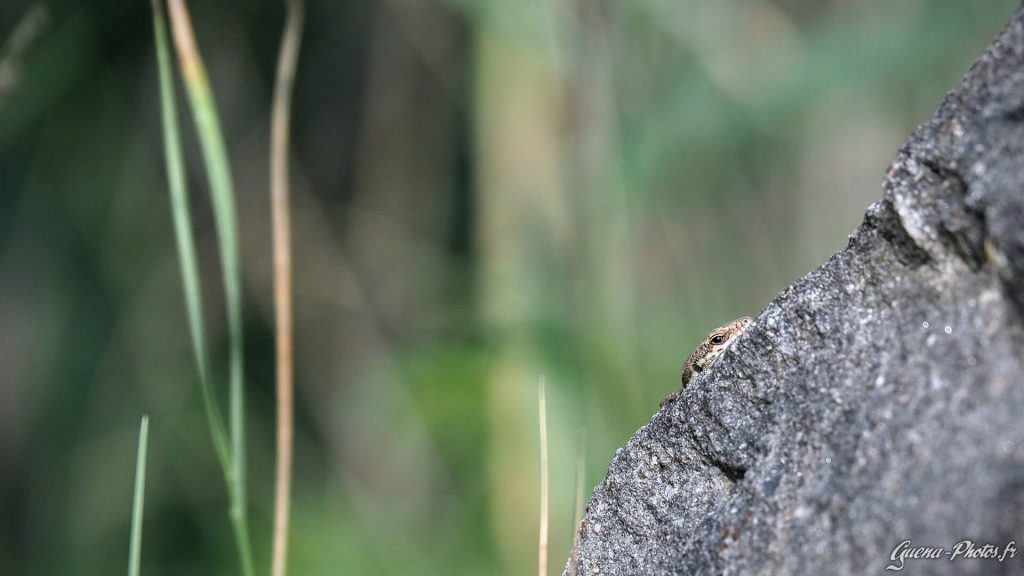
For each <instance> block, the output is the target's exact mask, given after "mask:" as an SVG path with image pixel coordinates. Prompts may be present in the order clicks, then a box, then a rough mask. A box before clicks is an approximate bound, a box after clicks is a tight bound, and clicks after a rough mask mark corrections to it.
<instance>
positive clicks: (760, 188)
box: [0, 0, 1015, 575]
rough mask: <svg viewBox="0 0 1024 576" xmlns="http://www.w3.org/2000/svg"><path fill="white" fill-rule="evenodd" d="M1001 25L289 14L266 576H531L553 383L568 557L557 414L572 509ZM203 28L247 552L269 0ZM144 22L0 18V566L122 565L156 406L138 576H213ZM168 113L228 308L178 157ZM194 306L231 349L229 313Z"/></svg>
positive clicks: (808, 6)
mask: <svg viewBox="0 0 1024 576" xmlns="http://www.w3.org/2000/svg"><path fill="white" fill-rule="evenodd" d="M1014 6H1015V3H1014V2H1010V1H1009V0H1000V1H996V2H984V3H974V2H960V1H956V0H916V1H906V2H898V3H897V2H863V3H857V2H841V1H838V0H835V1H826V2H810V1H806V0H778V1H776V2H741V1H728V2H716V1H712V0H702V1H696V0H690V1H672V2H670V1H668V0H637V1H635V2H619V1H612V0H600V1H591V2H570V1H566V0H555V1H552V2H511V1H507V0H459V1H451V2H443V1H438V0H406V1H399V0H387V1H384V2H369V1H366V0H353V1H350V2H333V3H328V2H324V3H311V4H310V6H309V14H308V16H309V20H308V25H307V35H306V39H305V41H304V48H303V53H302V59H301V64H300V70H299V77H298V81H297V85H296V92H295V98H296V105H295V120H294V122H295V124H294V126H295V136H294V143H295V147H294V161H293V170H294V186H295V190H294V195H295V197H294V212H295V214H294V217H295V234H296V237H295V243H296V257H295V273H296V312H297V319H296V320H297V322H296V344H297V347H298V356H297V379H298V407H297V417H298V430H297V436H296V450H297V454H296V458H297V460H296V472H295V491H294V498H295V504H294V523H293V525H294V528H293V553H292V573H293V574H306V575H312V574H338V573H353V574H428V575H429V574H439V575H440V574H492V573H501V574H525V573H532V572H533V571H534V570H535V566H536V550H537V543H536V538H537V525H538V514H539V494H538V487H539V462H538V455H539V449H538V446H537V443H538V437H537V410H536V391H537V381H538V379H539V377H540V375H541V374H544V375H545V376H546V379H547V382H548V390H549V395H548V396H549V408H548V414H549V418H550V434H551V442H552V445H551V454H552V462H551V466H552V494H551V502H552V507H551V529H552V542H551V550H552V557H551V566H552V569H553V570H555V569H560V567H561V562H562V560H563V559H564V558H565V556H566V554H567V551H568V547H569V543H570V540H571V535H572V529H573V526H572V508H573V501H574V495H573V485H574V478H573V474H574V469H575V457H576V448H575V446H576V439H577V437H578V431H579V429H580V428H584V427H585V428H586V430H587V439H588V440H587V444H586V450H585V456H586V463H587V476H586V479H585V483H584V485H585V486H586V487H587V489H588V490H589V489H590V487H592V486H593V485H595V484H596V483H597V482H598V481H600V479H601V477H602V474H603V471H604V469H605V466H606V464H607V462H608V459H609V458H610V456H611V454H612V453H613V451H614V450H615V448H616V447H617V446H620V445H621V444H623V443H624V442H625V440H626V439H627V438H628V436H629V435H630V434H631V433H632V432H633V431H634V430H635V429H636V428H638V427H639V426H641V425H643V424H644V423H645V422H646V421H647V420H648V418H649V417H650V415H651V414H652V413H653V412H654V411H655V410H656V409H657V405H658V401H659V400H660V399H661V398H662V397H663V396H665V395H666V394H668V393H670V392H673V391H675V390H676V389H677V387H678V382H679V364H680V362H681V360H682V359H683V357H685V355H686V354H687V353H688V352H689V350H690V349H691V348H692V347H693V345H694V344H695V343H696V341H697V340H698V338H699V337H700V336H701V335H702V334H703V333H704V332H706V331H707V330H708V329H709V328H712V327H714V326H716V325H718V324H720V323H722V322H723V321H727V320H731V319H732V318H735V317H737V316H739V315H741V314H756V312H757V311H758V310H759V309H760V308H761V307H763V306H764V305H765V304H766V303H767V302H768V301H769V300H770V299H771V298H772V297H773V296H774V295H775V294H776V293H777V291H778V290H780V289H782V288H783V287H784V286H786V285H787V284H788V283H789V282H791V281H792V280H793V279H795V278H797V277H799V276H801V275H802V274H804V273H806V272H807V271H808V270H809V269H811V268H812V267H813V266H815V265H816V264H817V263H819V262H821V261H822V260H823V259H825V258H826V257H827V256H828V255H829V254H831V253H832V252H834V251H835V250H837V249H839V248H841V247H842V246H843V244H844V243H845V237H846V234H847V233H848V232H849V231H851V230H852V229H853V227H854V226H856V224H857V223H858V222H859V220H860V218H861V214H862V213H863V210H864V208H865V207H866V206H867V205H868V204H869V203H870V202H872V201H873V200H875V199H877V198H878V197H880V195H881V191H880V187H879V182H880V181H881V176H882V173H883V172H884V169H885V166H886V164H887V163H888V161H889V159H890V158H891V157H892V156H893V155H894V154H895V151H896V149H897V147H898V146H899V145H900V143H901V142H902V141H903V139H904V138H905V137H906V135H907V134H908V133H909V132H910V131H911V130H912V129H913V128H914V126H915V125H916V124H917V123H920V122H922V121H924V120H926V119H927V117H928V116H929V115H930V114H931V112H932V111H933V110H934V109H935V108H936V107H937V105H938V103H939V102H940V101H941V98H942V96H943V94H944V92H945V91H946V90H947V89H949V88H950V87H951V86H952V84H953V83H954V82H956V81H957V80H958V79H959V77H960V76H961V75H962V74H963V72H964V71H965V70H966V68H967V67H968V66H969V65H970V63H971V62H972V61H973V60H974V59H975V58H976V57H977V56H978V54H979V53H980V51H981V50H982V49H983V48H984V47H985V46H986V45H987V43H988V42H989V40H990V39H991V38H992V37H993V36H994V35H995V33H996V32H997V31H998V29H999V28H1000V27H1001V26H1002V24H1003V22H1004V21H1005V20H1006V18H1007V16H1008V14H1009V13H1010V11H1011V10H1012V9H1013V8H1014ZM191 8H192V12H193V19H194V22H195V26H196V34H197V36H198V38H199V42H200V44H201V47H202V49H203V52H204V58H205V60H206V62H207V65H208V68H209V72H210V76H211V81H212V83H213V87H214V92H215V95H216V98H217V100H218V103H219V105H220V108H221V113H222V123H223V126H224V129H225V132H226V135H227V140H228V149H229V153H230V154H231V160H232V165H233V175H234V177H235V180H236V187H237V189H238V195H239V200H238V202H239V219H240V223H241V230H240V233H241V240H242V253H243V270H244V274H245V280H244V281H245V286H244V296H245V315H246V317H245V323H246V334H247V342H246V362H247V365H246V374H247V385H248V396H247V401H248V413H247V415H248V424H249V430H250V431H251V433H250V445H249V452H248V455H249V476H250V479H251V489H250V503H251V516H252V530H253V538H254V546H255V548H256V550H255V555H256V561H257V565H258V566H265V565H267V562H268V559H269V558H268V557H269V545H270V514H271V494H272V486H271V481H272V480H271V479H272V465H273V382H272V378H273V366H272V362H273V360H272V359H273V354H272V350H273V343H272V341H271V337H272V336H271V334H272V331H271V322H272V298H271V292H270V290H271V282H270V267H271V265H270V260H271V256H270V226H269V214H268V206H269V194H268V191H267V183H266V181H267V148H268V145H267V133H268V119H269V99H270V94H271V86H272V82H273V70H274V63H275V61H276V60H275V59H276V50H277V42H278V40H279V35H280V28H281V23H282V16H283V6H280V5H277V4H274V3H262V4H252V3H245V2H204V3H198V2H196V3H193V5H192V6H191ZM149 17H150V14H149V3H148V2H137V3H130V4H129V3H123V2H114V1H112V0H111V1H106V2H103V1H98V2H92V3H88V4H82V3H77V2H70V1H66V0H64V1H60V0H57V1H52V2H21V1H18V0H16V1H14V2H5V3H4V4H3V5H2V6H0V39H2V41H3V42H4V44H3V47H2V48H0V351H2V354H0V574H109V573H117V572H119V571H122V570H124V568H125V562H126V558H127V546H128V534H129V528H130V516H131V515H130V510H131V493H132V481H133V462H134V455H135V447H136V436H135V434H136V432H135V430H136V423H137V422H138V418H139V416H140V415H141V414H142V413H144V412H145V413H149V414H150V416H151V429H150V445H149V456H148V462H149V464H148V470H147V486H146V499H147V502H146V507H145V511H146V516H147V518H146V521H145V535H144V538H143V543H144V544H143V549H142V572H143V573H145V574H148V575H158V574H175V575H187V574H212V573H216V574H236V573H237V564H236V559H235V556H234V551H233V547H232V542H231V531H230V526H229V521H228V518H227V515H226V513H225V510H226V494H225V493H224V490H223V483H222V481H221V479H220V477H219V471H218V466H217V462H216V458H215V456H214V453H213V450H212V447H211V444H210V440H209V437H208V433H207V427H206V424H205V422H204V420H203V415H202V406H201V403H200V398H199V393H198V388H197V384H196V375H195V370H194V366H193V363H192V359H191V356H190V349H189V339H188V332H187V327H186V320H185V312H184V305H183V301H182V294H181V282H180V279H179V277H178V268H177V256H176V254H175V246H174V237H173V229H172V224H171V218H170V210H169V200H168V193H167V190H166V185H165V181H164V177H163V164H162V162H163V160H162V143H161V134H160V122H159V99H158V89H157V74H156V69H155V61H154V56H153V49H154V48H153V39H152V37H151V28H150V27H149V22H150V21H149ZM182 97H183V94H179V99H180V98H182ZM183 128H184V129H185V132H184V134H183V135H184V137H185V142H186V156H187V159H188V162H189V179H190V188H191V189H192V193H193V198H192V203H193V209H194V212H195V227H196V234H197V239H198V245H199V252H200V265H201V267H202V268H203V275H202V276H203V278H204V280H205V281H206V282H208V283H209V285H207V286H204V290H205V291H206V297H205V300H206V301H207V302H209V303H211V304H214V305H215V306H216V305H217V303H219V302H220V301H221V299H220V298H219V294H220V293H221V286H220V285H219V284H218V283H217V282H218V279H219V277H220V275H219V268H218V261H217V251H216V244H215V234H214V230H213V221H212V216H211V211H210V207H209V204H208V201H207V190H206V188H205V181H204V177H203V176H204V173H203V170H202V165H201V156H200V154H199V150H198V148H197V145H196V139H195V134H194V133H193V132H191V131H190V130H191V128H190V127H189V126H183ZM209 314H210V318H209V326H210V328H211V330H212V332H211V334H210V341H211V344H212V345H213V346H215V347H218V349H219V350H220V352H223V347H224V346H225V345H226V343H227V339H226V335H225V333H224V330H223V326H224V324H225V323H224V317H223V316H224V311H223V309H219V308H216V307H214V308H213V309H212V310H210V311H209ZM214 356H215V357H217V358H222V357H224V356H225V355H224V354H223V353H217V354H215V355H214ZM215 372H216V373H217V375H218V378H217V379H216V380H217V381H218V382H223V381H224V376H225V375H226V366H223V365H220V366H215ZM219 393H220V394H221V395H222V398H221V399H222V401H223V400H224V398H223V395H224V394H225V393H226V392H225V390H223V389H221V390H219Z"/></svg>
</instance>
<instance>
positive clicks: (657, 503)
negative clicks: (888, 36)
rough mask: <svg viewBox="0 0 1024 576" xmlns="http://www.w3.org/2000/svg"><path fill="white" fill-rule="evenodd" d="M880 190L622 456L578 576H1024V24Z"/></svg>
mask: <svg viewBox="0 0 1024 576" xmlns="http://www.w3.org/2000/svg"><path fill="white" fill-rule="evenodd" d="M884 189H885V195H884V198H883V199H882V200H881V201H879V202H877V203H875V204H874V205H872V206H871V207H870V208H869V209H868V211H867V214H866V216H865V219H864V222H863V224H861V226H860V227H859V228H858V229H857V230H856V231H855V232H854V233H853V234H852V235H851V236H850V240H849V245H848V246H847V247H846V248H845V249H844V250H842V251H841V252H839V253H838V254H836V255H835V256H833V257H832V258H831V259H830V260H829V261H828V262H826V263H825V264H824V265H822V266H821V267H820V268H818V269H817V270H815V271H814V272H812V273H811V274H809V275H808V276H806V277H804V278H803V279H801V280H799V281H798V282H796V283H795V284H794V285H792V286H790V287H788V288H786V289H785V290H783V291H782V292H781V293H780V294H779V296H778V297H777V298H776V299H775V300H774V301H773V302H772V303H771V304H770V305H769V306H768V307H767V308H766V309H765V310H764V311H763V312H762V313H761V314H760V316H758V317H757V318H756V320H755V323H754V325H753V326H752V327H751V328H750V329H749V330H748V331H747V332H746V334H744V335H743V337H741V338H740V340H738V341H737V342H735V343H734V344H733V346H732V347H731V348H730V349H729V350H728V351H727V352H726V353H725V355H723V356H722V358H721V359H720V360H719V361H718V363H717V364H716V365H715V366H714V368H713V369H711V370H708V371H706V372H704V373H703V374H702V375H701V376H700V377H698V378H697V379H696V380H694V381H693V382H692V383H691V384H690V386H689V387H688V388H687V390H686V391H685V392H684V394H683V395H682V396H680V397H679V399H678V400H676V401H675V402H674V403H673V404H671V405H669V406H668V407H666V408H665V409H664V410H662V411H661V412H659V413H658V414H657V415H656V416H654V418H653V419H652V420H651V422H650V423H649V424H647V425H646V426H644V427H643V428H642V429H640V430H639V431H638V432H637V433H636V435H634V436H633V438H632V439H631V440H630V441H629V443H628V444H627V445H626V446H624V447H623V448H621V449H619V450H618V451H617V452H616V454H615V456H614V458H613V460H612V462H611V465H610V466H609V470H608V475H607V477H606V478H605V479H604V481H603V482H602V483H601V484H600V485H599V486H598V487H597V489H596V490H595V492H594V494H593V497H592V499H591V501H590V503H589V505H588V508H587V515H586V518H585V520H584V522H583V525H582V528H581V532H580V542H579V547H578V550H577V551H576V553H575V560H576V562H573V559H570V562H569V566H570V567H571V568H573V569H574V571H575V572H577V573H579V574H585V575H591V574H606V575H614V574H622V575H627V574H628V575H633V574H721V573H724V574H868V573H873V574H882V573H889V572H885V567H886V566H888V565H890V564H898V562H894V561H892V560H890V555H891V554H892V553H893V550H894V548H896V546H897V545H898V544H899V543H900V542H902V541H904V540H911V542H912V545H913V547H918V546H928V547H943V548H945V550H947V551H948V550H951V549H952V548H953V547H954V546H955V545H956V544H957V543H958V542H960V541H961V540H964V539H970V540H973V541H974V542H975V543H976V545H981V544H994V545H996V546H999V547H1003V546H1005V545H1006V544H1007V543H1008V542H1009V541H1011V540H1015V541H1016V542H1017V547H1018V548H1019V549H1020V551H1018V552H1017V554H1016V556H1015V557H1013V558H1009V559H1006V560H1005V561H1004V562H1003V563H1000V562H998V561H996V560H991V559H974V560H962V559H958V560H956V561H953V562H950V561H949V557H948V556H947V557H944V558H943V559H942V560H927V559H906V569H905V571H904V572H903V573H910V574H922V573H926V574H934V573H940V574H947V573H948V574H1024V329H1022V319H1024V8H1022V9H1021V10H1018V12H1017V13H1016V14H1015V15H1014V16H1013V18H1012V20H1011V22H1010V23H1009V25H1008V26H1007V28H1006V29H1005V30H1004V31H1003V32H1002V33H1001V34H1000V35H999V36H998V38H997V39H996V40H995V41H994V42H993V43H992V44H991V45H990V46H989V48H988V49H987V51H986V52H985V54H984V55H983V56H982V57H981V59H980V60H978V62H976V63H975V65H974V66H973V67H972V68H971V70H970V71H969V72H968V73H967V75H966V77H965V78H964V79H963V80H962V81H961V83H960V84H959V85H958V86H957V87H956V88H955V89H954V90H953V91H952V92H950V93H949V94H948V95H947V96H946V98H945V100H944V102H943V103H942V105H941V107H940V108H939V110H938V112H937V113H936V114H935V116H934V117H933V118H932V119H931V120H930V121H929V122H927V123H926V124H924V125H922V126H921V127H919V128H918V129H917V130H916V131H915V132H914V134H913V135H912V136H911V137H910V139H909V141H908V142H907V143H906V144H905V145H904V146H903V148H902V149H901V150H900V151H899V152H898V154H897V157H896V160H895V161H894V162H893V164H892V166H891V167H890V168H889V170H888V172H887V173H886V176H885V180H884ZM574 564H576V565H574ZM567 570H568V568H567Z"/></svg>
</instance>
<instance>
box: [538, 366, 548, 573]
mask: <svg viewBox="0 0 1024 576" xmlns="http://www.w3.org/2000/svg"><path fill="white" fill-rule="evenodd" d="M539 388H540V392H539V394H538V397H539V402H538V404H539V408H538V409H539V412H540V542H539V545H538V546H537V548H538V552H537V575H538V576H546V574H547V573H548V406H547V404H548V401H547V392H546V391H545V382H544V377H543V376H541V377H540V386H539Z"/></svg>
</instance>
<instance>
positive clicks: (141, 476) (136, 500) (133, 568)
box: [128, 415, 149, 576]
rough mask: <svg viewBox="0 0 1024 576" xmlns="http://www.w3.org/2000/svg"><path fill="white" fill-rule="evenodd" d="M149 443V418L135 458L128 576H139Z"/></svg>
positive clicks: (141, 426)
mask: <svg viewBox="0 0 1024 576" xmlns="http://www.w3.org/2000/svg"><path fill="white" fill-rule="evenodd" d="M148 443H149V416H145V415H143V417H142V422H141V423H140V424H139V451H138V453H137V454H136V456H135V494H134V496H133V497H132V536H131V545H130V546H129V547H128V576H139V559H140V556H141V552H142V508H143V506H144V504H145V495H146V445H147V444H148Z"/></svg>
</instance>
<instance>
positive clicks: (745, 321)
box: [683, 316, 753, 386]
mask: <svg viewBox="0 0 1024 576" xmlns="http://www.w3.org/2000/svg"><path fill="white" fill-rule="evenodd" d="M752 322H753V319H751V318H750V317H749V316H744V317H742V318H738V319H736V320H733V321H732V322H729V323H728V324H726V325H725V326H722V327H720V328H715V329H714V330H712V331H711V332H710V333H709V334H708V335H707V337H706V338H704V341H703V342H701V344H700V346H698V347H697V349H696V350H694V351H693V354H691V355H690V357H689V358H688V359H687V360H686V366H684V367H683V385H684V386H685V385H686V384H687V383H688V382H689V381H690V380H691V379H692V378H693V377H694V376H696V375H697V374H700V373H701V372H703V371H704V370H705V369H706V368H707V367H709V366H711V365H712V364H714V362H715V360H718V357H719V356H721V355H722V353H723V352H725V350H726V349H727V348H728V347H729V344H732V342H733V340H736V339H737V338H739V337H740V334H743V332H744V330H746V329H747V328H748V327H749V326H750V324H751V323H752Z"/></svg>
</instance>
